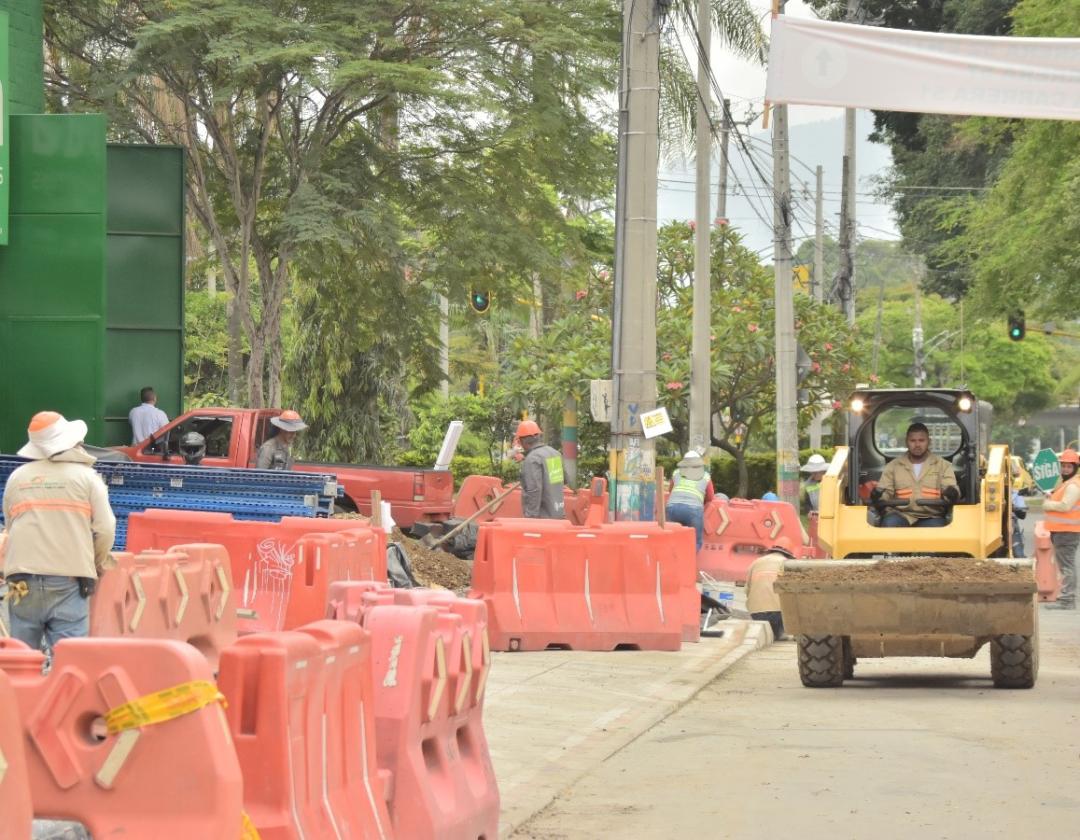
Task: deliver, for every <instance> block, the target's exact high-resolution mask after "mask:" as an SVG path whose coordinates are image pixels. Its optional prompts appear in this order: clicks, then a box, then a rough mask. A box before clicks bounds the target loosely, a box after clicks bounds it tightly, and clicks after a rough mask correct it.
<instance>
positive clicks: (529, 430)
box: [515, 420, 543, 440]
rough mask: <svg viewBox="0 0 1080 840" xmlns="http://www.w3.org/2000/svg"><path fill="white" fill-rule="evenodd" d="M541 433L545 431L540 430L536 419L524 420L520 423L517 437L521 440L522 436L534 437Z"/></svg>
mask: <svg viewBox="0 0 1080 840" xmlns="http://www.w3.org/2000/svg"><path fill="white" fill-rule="evenodd" d="M540 434H543V432H541V431H540V427H539V426H537V425H536V421H535V420H522V421H521V422H520V423H518V427H517V434H516V435H515V437H517V438H518V439H519V440H520V439H521V438H527V437H532V436H533V435H540Z"/></svg>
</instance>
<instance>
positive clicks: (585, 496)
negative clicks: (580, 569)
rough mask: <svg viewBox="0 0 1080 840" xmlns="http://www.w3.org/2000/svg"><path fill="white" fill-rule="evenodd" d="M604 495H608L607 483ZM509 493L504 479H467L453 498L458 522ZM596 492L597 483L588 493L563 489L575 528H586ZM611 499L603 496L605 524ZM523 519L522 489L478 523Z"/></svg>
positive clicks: (567, 515)
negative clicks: (580, 526) (499, 496)
mask: <svg viewBox="0 0 1080 840" xmlns="http://www.w3.org/2000/svg"><path fill="white" fill-rule="evenodd" d="M604 486H605V490H604V491H603V493H605V494H606V483H605V485H604ZM505 491H506V486H505V485H504V484H503V482H502V479H500V478H495V477H494V476H490V475H470V476H466V478H465V480H464V481H463V482H462V483H461V489H460V490H459V491H458V494H457V497H456V498H455V499H454V512H453V514H452V516H453V518H455V519H467V518H468V517H469V516H471V515H472V514H474V513H476V512H477V511H478V510H480V508H482V507H483V506H484V505H486V504H487V503H488V502H490V501H491V500H492V499H494V498H495V497H497V496H498V495H499V494H501V493H503V492H505ZM594 493H596V489H595V482H594V485H593V487H592V488H589V489H587V490H576V491H575V490H571V489H570V488H569V487H564V488H563V504H564V507H565V509H566V519H567V521H569V522H572V523H574V524H575V525H585V524H586V519H587V518H588V516H589V511H590V509H591V506H592V505H593V502H594ZM607 503H608V498H607V496H606V495H604V496H603V510H604V512H605V513H604V521H606V519H607ZM523 516H524V513H523V511H522V507H521V489H520V488H518V489H515V490H514V492H513V493H511V494H510V495H509V496H507V497H506V498H505V499H503V501H501V502H500V503H499V505H498V507H497V508H496V509H495V510H492V511H486V512H485V513H482V514H481V515H480V516H479V518H478V519H477V520H476V521H477V522H490V521H492V520H493V519H521V518H522V517H523Z"/></svg>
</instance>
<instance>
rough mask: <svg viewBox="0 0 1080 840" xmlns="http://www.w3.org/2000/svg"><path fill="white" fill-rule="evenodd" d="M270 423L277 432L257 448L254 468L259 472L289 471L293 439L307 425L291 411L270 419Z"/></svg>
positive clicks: (291, 463)
mask: <svg viewBox="0 0 1080 840" xmlns="http://www.w3.org/2000/svg"><path fill="white" fill-rule="evenodd" d="M270 423H271V425H273V426H275V427H276V428H277V430H278V431H277V433H276V434H275V435H274V436H273V437H270V438H267V440H266V442H265V443H263V445H262V446H260V447H259V454H258V455H257V456H256V457H255V467H256V468H257V469H260V470H291V469H292V468H293V463H295V461H294V459H293V454H292V442H293V439H294V438H295V437H296V435H297V434H298V433H300V432H302V431H304V429H306V428H307V423H305V422H304V421H303V420H301V419H300V415H299V414H297V413H296V412H295V411H292V410H291V409H290V410H286V411H283V412H281V414H279V415H278V416H277V417H271V418H270Z"/></svg>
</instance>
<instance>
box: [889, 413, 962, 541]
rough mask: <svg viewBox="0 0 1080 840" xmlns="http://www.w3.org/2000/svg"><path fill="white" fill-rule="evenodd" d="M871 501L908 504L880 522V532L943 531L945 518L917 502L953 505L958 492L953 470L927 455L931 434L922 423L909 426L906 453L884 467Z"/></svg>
mask: <svg viewBox="0 0 1080 840" xmlns="http://www.w3.org/2000/svg"><path fill="white" fill-rule="evenodd" d="M871 498H872V499H873V500H874V501H879V500H884V501H894V500H895V501H899V502H907V503H908V506H907V507H902V508H894V509H892V510H890V511H889V512H888V513H886V514H885V515H884V516H883V517H882V518H881V526H882V527H883V528H904V527H907V526H911V525H914V526H915V527H918V528H942V527H944V526H945V517H944V516H943V515H942V514H943V511H942V509H941V508H939V507H923V506H922V505H918V504H916V503H915V502H916V500H917V499H945V500H946V501H949V502H954V503H955V502H956V501H958V500H959V499H960V488H959V487H958V486H957V483H956V473H955V472H954V471H953V466H952V464H950V463H949V462H948V461H946V460H945V459H944V458H942V457H940V456H938V455H935V454H934V453H933V452H931V451H930V432H929V430H928V429H927V428H926V426H925V425H924V424H922V423H912V424H911V425H910V426H908V430H907V452H905V453H904V454H903V455H901V456H900V457H899V458H894V459H893V460H892V461H890V462H889V463H888V464H886V465H885V471H884V472H883V473H882V474H881V481H879V482H878V485H877V487H876V488H875V489H874V491H873V493H872V494H871Z"/></svg>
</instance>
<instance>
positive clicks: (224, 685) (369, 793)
mask: <svg viewBox="0 0 1080 840" xmlns="http://www.w3.org/2000/svg"><path fill="white" fill-rule="evenodd" d="M218 684H219V686H220V687H221V690H222V692H223V693H224V694H225V696H226V698H227V699H228V710H227V712H226V715H227V718H228V722H229V728H230V729H231V731H232V734H233V740H234V742H235V744H236V751H237V754H238V756H239V758H240V766H241V768H242V769H243V774H244V805H245V809H246V811H247V813H248V815H249V816H250V817H251V820H252V822H253V823H254V825H255V827H256V828H257V829H258V831H259V835H260V836H261V837H262V838H263V840H293V838H305V837H309V838H310V837H317V838H323V837H325V838H333V837H354V838H389V837H391V836H392V833H391V832H392V828H391V822H390V817H389V814H388V813H387V809H386V795H385V792H384V790H383V783H382V780H381V777H380V775H379V772H378V767H377V765H376V744H375V723H374V707H375V703H374V699H373V697H372V694H373V681H372V672H371V639H370V636H369V634H368V633H367V632H366V631H365V630H363V629H362V628H361V627H359V626H357V625H356V624H351V623H348V622H344V621H318V622H315V623H313V624H309V625H307V626H306V627H302V628H301V629H300V630H298V631H286V632H280V633H260V634H256V635H252V636H246V637H244V638H243V639H241V640H240V641H238V642H237V643H236V644H235V645H233V646H232V647H230V648H229V649H228V650H226V651H225V653H224V655H223V656H222V659H221V675H220V677H219V679H218Z"/></svg>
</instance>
